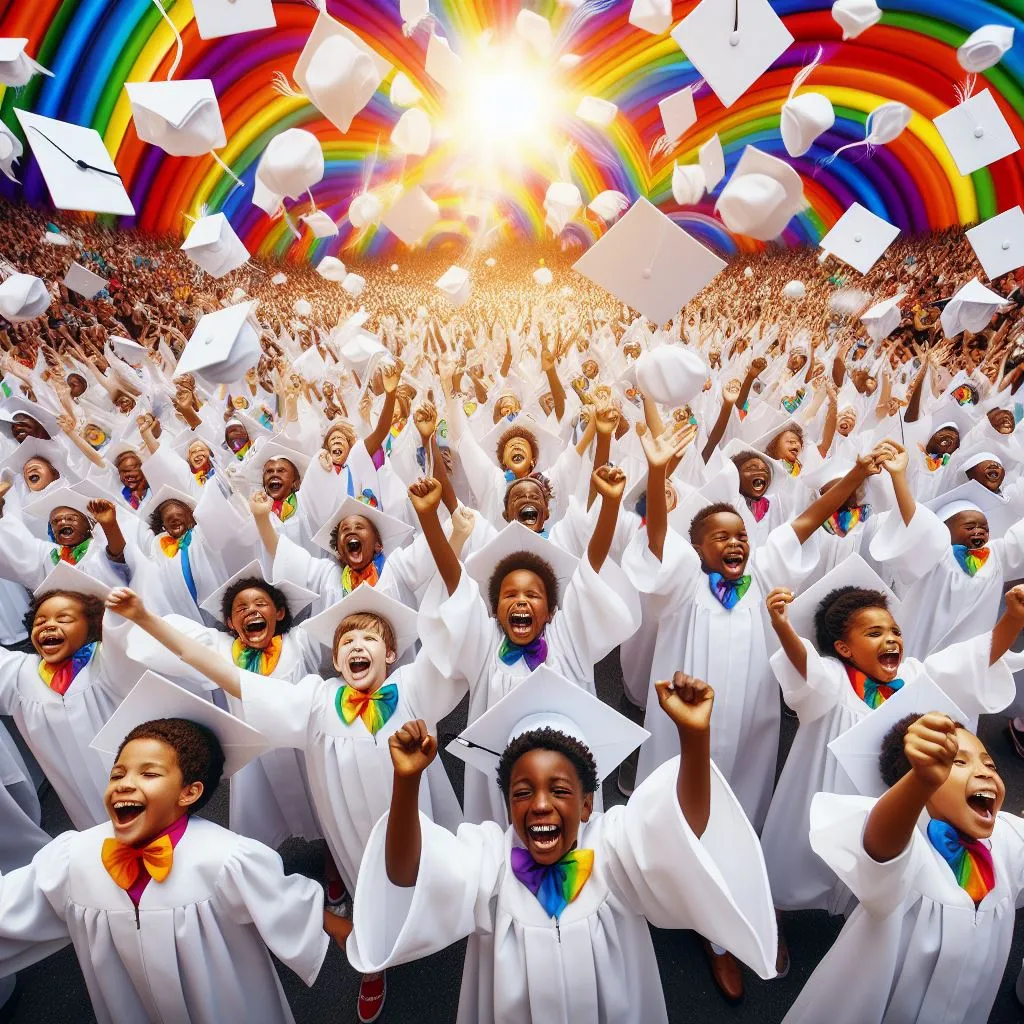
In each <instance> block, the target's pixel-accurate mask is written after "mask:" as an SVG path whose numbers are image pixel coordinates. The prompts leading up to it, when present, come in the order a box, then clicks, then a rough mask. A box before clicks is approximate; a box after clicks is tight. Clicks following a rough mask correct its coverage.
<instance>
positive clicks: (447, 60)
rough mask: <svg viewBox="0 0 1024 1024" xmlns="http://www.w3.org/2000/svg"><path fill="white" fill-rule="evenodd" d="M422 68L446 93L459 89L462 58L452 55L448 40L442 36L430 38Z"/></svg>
mask: <svg viewBox="0 0 1024 1024" xmlns="http://www.w3.org/2000/svg"><path fill="white" fill-rule="evenodd" d="M423 67H424V70H425V71H426V73H427V74H428V75H430V77H431V78H432V79H433V80H434V81H435V82H437V84H438V85H439V86H441V88H442V89H444V90H445V91H446V92H454V91H456V90H457V89H458V88H459V85H460V84H461V79H462V58H461V57H459V56H458V55H457V54H455V53H452V48H451V47H450V46H449V45H448V40H447V39H445V38H443V37H442V36H438V35H433V34H432V35H431V36H430V42H429V43H427V57H426V61H425V63H424V66H423Z"/></svg>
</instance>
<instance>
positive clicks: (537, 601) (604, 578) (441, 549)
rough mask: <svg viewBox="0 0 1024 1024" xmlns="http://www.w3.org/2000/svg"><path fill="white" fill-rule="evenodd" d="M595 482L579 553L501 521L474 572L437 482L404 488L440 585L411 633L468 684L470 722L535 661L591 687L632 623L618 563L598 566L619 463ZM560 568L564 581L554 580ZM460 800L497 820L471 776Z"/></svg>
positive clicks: (620, 482)
mask: <svg viewBox="0 0 1024 1024" xmlns="http://www.w3.org/2000/svg"><path fill="white" fill-rule="evenodd" d="M594 480H595V486H596V487H597V488H598V490H599V491H600V492H601V495H602V505H601V513H600V515H599V517H598V520H597V525H596V526H595V528H594V534H593V536H592V538H591V541H590V547H589V550H588V555H587V557H586V558H583V559H580V560H579V561H578V562H577V560H576V559H574V558H572V557H571V556H569V555H567V554H566V553H565V552H563V551H561V550H560V549H559V548H557V547H555V545H553V544H552V543H551V542H550V541H545V540H543V539H541V538H539V537H537V535H536V534H534V533H532V532H530V531H528V530H525V529H523V527H521V526H520V525H519V524H517V523H510V524H509V525H508V526H507V527H506V528H505V530H503V531H502V533H500V534H498V536H497V537H496V538H495V539H494V541H492V542H491V543H490V544H488V545H487V546H486V547H484V548H482V549H481V550H480V551H478V552H477V553H476V554H475V555H474V556H473V558H472V559H470V563H469V564H470V566H476V565H483V566H484V570H483V571H484V572H486V577H485V578H483V579H482V580H481V579H475V578H474V576H473V575H471V574H470V573H469V572H467V571H466V570H464V569H463V567H462V564H461V563H460V562H459V559H458V557H457V555H456V553H455V552H454V551H453V550H452V546H451V544H450V543H449V541H448V540H447V538H446V537H445V535H444V533H443V531H442V529H441V524H440V521H439V520H438V517H437V508H438V506H439V504H440V502H441V485H440V483H438V481H437V480H434V479H433V478H424V479H422V480H418V481H416V482H415V483H414V484H413V485H412V486H411V487H410V488H409V496H410V498H411V499H412V503H413V507H414V508H415V510H416V515H417V516H418V517H419V520H420V524H421V526H422V528H423V533H424V535H425V536H426V540H427V544H428V545H429V546H430V551H431V554H432V555H433V557H434V561H435V563H436V564H437V569H438V572H439V573H440V576H441V579H442V581H443V584H444V587H445V589H446V591H447V594H446V595H444V596H443V597H441V599H438V597H437V595H435V598H434V600H429V599H428V600H424V602H423V604H422V606H421V609H420V622H419V631H420V639H421V640H422V642H423V650H424V651H425V653H426V654H427V656H428V657H429V658H430V659H431V661H432V662H433V663H434V664H435V665H436V666H437V668H438V669H439V670H440V672H441V673H442V674H443V675H444V676H446V677H451V678H453V679H458V680H460V681H461V682H462V683H463V684H464V685H466V686H468V689H469V721H470V722H473V721H475V720H476V719H477V718H479V717H480V715H482V714H483V713H484V712H485V711H486V710H487V709H488V708H489V707H491V705H493V704H494V703H496V702H497V701H498V700H499V699H500V698H501V697H503V696H504V695H505V694H506V693H508V692H509V690H511V689H512V688H513V687H515V686H517V685H519V683H521V682H522V681H523V680H524V679H525V678H526V677H527V676H528V675H529V674H530V673H531V672H532V671H533V670H534V669H535V668H536V667H537V666H538V665H540V664H546V665H547V666H548V667H550V668H553V669H555V670H556V671H559V672H561V673H562V674H564V675H565V676H566V677H567V678H569V679H571V680H573V681H574V682H576V683H578V684H579V685H580V686H583V687H585V688H586V689H587V690H589V691H590V692H591V693H593V692H594V665H595V664H596V663H597V662H598V661H600V660H601V659H602V658H603V657H605V655H606V654H608V653H609V652H610V651H612V650H614V648H615V647H616V646H617V645H618V644H619V643H621V642H622V641H623V640H625V639H626V638H627V637H628V636H630V635H631V634H632V633H633V631H634V630H635V629H636V628H637V626H638V625H639V621H640V608H639V602H638V601H637V597H636V593H635V592H634V591H633V589H632V588H631V587H630V585H629V583H628V581H626V579H625V578H624V577H623V576H622V572H621V570H620V569H619V568H618V566H616V565H615V564H614V563H612V562H608V563H607V565H606V559H607V556H608V550H609V548H610V546H611V542H612V537H613V535H614V532H615V521H616V518H617V516H618V510H619V503H620V502H621V500H622V492H623V490H624V488H625V484H626V478H625V475H624V474H623V472H622V470H620V469H614V468H612V467H610V466H604V467H602V469H600V470H598V471H596V472H595V474H594ZM498 552H500V553H501V554H498ZM495 558H496V560H495ZM553 563H555V564H558V565H560V566H564V567H565V569H564V570H563V573H557V574H556V571H555V569H554V568H552V564H553ZM602 567H605V571H604V572H602ZM563 574H564V577H565V581H566V583H565V585H563V586H560V585H559V575H563ZM483 586H486V587H487V596H486V598H485V597H484V594H483V593H482V592H481V591H482V588H483ZM463 803H464V806H465V809H466V818H467V820H468V821H474V822H481V821H488V820H491V821H498V822H501V823H504V820H505V808H504V806H503V804H502V802H501V800H500V799H499V797H498V794H496V793H495V792H494V790H493V787H489V786H487V785H486V780H484V779H482V778H480V777H478V776H476V775H470V776H469V777H467V779H466V789H465V797H464V801H463Z"/></svg>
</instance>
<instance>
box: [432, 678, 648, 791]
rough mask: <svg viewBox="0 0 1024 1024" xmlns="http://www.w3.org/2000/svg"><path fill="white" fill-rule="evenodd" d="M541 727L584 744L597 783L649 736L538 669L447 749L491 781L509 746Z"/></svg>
mask: <svg viewBox="0 0 1024 1024" xmlns="http://www.w3.org/2000/svg"><path fill="white" fill-rule="evenodd" d="M544 728H549V729H554V730H555V731H557V732H560V733H562V734H563V735H565V736H568V737H570V738H572V739H576V740H579V741H580V742H581V743H583V744H584V745H585V746H586V747H587V749H588V750H589V751H590V752H591V754H593V755H594V761H595V762H596V764H597V777H598V781H599V782H600V781H601V780H603V779H604V778H605V777H606V776H608V775H610V774H611V773H612V772H613V771H614V770H615V769H616V768H617V767H618V766H619V764H620V763H621V762H622V761H624V760H625V759H626V758H627V757H629V755H630V754H631V753H632V752H633V751H634V750H636V748H637V747H639V746H640V744H641V743H643V742H644V740H646V739H647V737H648V736H649V735H650V733H649V732H648V731H647V730H646V729H644V728H643V727H641V726H639V725H637V724H636V723H635V722H631V721H630V720H629V719H628V718H626V717H625V716H624V715H620V714H619V712H618V711H616V710H615V709H614V708H612V707H610V706H609V705H608V704H605V703H604V701H602V700H598V698H597V697H594V696H593V695H592V694H590V693H588V692H587V691H586V690H584V689H583V687H582V686H577V685H576V684H575V683H571V682H569V680H568V679H566V678H565V677H564V676H561V675H559V673H557V672H555V671H554V670H552V669H550V668H548V667H547V666H546V665H541V666H540V668H538V669H537V670H536V671H534V672H532V673H531V674H530V675H529V676H527V678H526V679H524V680H523V681H522V682H521V683H519V684H518V685H517V686H516V687H515V689H513V690H512V691H510V692H509V693H507V694H506V695H505V696H504V697H502V698H501V700H499V701H498V702H497V704H494V705H493V706H492V707H490V708H488V709H487V710H486V711H485V712H484V713H483V714H482V715H481V716H480V717H479V718H478V719H476V721H474V722H471V723H470V724H469V725H468V726H466V728H465V729H463V730H462V732H461V733H459V735H458V736H457V737H456V738H455V739H454V740H452V742H451V743H449V744H448V747H447V750H448V753H449V754H453V755H454V756H455V757H458V758H461V759H462V760H463V761H465V762H466V763H467V764H470V765H472V766H473V767H474V768H476V769H478V770H479V771H481V772H483V773H484V774H485V775H487V776H489V777H491V778H494V777H495V774H496V772H497V768H498V760H499V758H500V757H501V755H502V754H503V753H504V752H505V748H506V747H507V746H508V745H509V743H510V742H511V741H512V740H513V739H515V738H516V737H517V736H521V735H522V734H523V733H524V732H530V731H532V730H534V729H544Z"/></svg>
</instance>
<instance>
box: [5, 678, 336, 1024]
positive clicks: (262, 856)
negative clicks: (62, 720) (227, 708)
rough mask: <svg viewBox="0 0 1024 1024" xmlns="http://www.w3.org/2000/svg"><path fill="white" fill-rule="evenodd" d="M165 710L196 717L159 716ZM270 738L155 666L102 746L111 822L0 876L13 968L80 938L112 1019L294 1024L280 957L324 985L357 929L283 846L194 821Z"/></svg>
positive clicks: (100, 1014)
mask: <svg viewBox="0 0 1024 1024" xmlns="http://www.w3.org/2000/svg"><path fill="white" fill-rule="evenodd" d="M154 704H156V705H157V706H159V707H162V708H165V709H166V708H169V707H175V708H177V709H180V711H181V713H182V714H183V715H184V716H187V717H170V718H161V719H157V720H152V721H146V720H145V718H146V715H147V712H149V709H150V708H151V707H152V706H153V705H154ZM140 723H141V724H140ZM115 733H116V736H117V737H120V738H115ZM260 741H261V737H260V736H259V734H258V733H256V732H255V731H254V730H252V729H249V728H248V727H247V726H245V725H244V724H243V723H241V722H239V721H237V720H236V719H233V718H232V717H231V716H229V715H227V714H226V713H224V712H223V711H220V710H219V709H217V708H215V707H213V705H211V704H209V703H208V702H206V701H203V700H202V699H201V698H196V697H193V696H192V695H191V694H188V693H186V692H185V691H183V690H181V689H180V688H179V687H176V686H174V685H173V684H171V683H168V682H167V681H166V680H163V679H160V677H158V676H155V675H153V674H152V673H147V675H146V677H145V679H144V681H143V682H142V683H140V685H139V686H138V687H137V688H136V689H135V690H134V691H133V693H132V694H131V696H130V697H129V699H128V700H127V701H126V702H125V704H123V705H122V707H121V713H120V714H118V715H116V716H115V717H114V719H112V720H111V722H110V723H109V724H108V726H107V727H106V728H105V729H104V730H103V731H102V732H101V733H100V735H98V736H97V737H96V744H97V746H98V747H99V748H100V749H102V750H104V751H108V752H109V754H110V755H114V756H113V758H112V759H113V762H114V763H113V768H112V769H111V770H110V778H109V782H108V783H107V785H106V791H105V793H104V797H103V802H104V807H105V818H106V820H105V821H104V823H103V824H101V825H96V826H95V827H93V828H90V829H88V830H86V831H83V832H65V833H64V834H63V835H61V836H59V837H58V838H57V839H55V840H53V842H51V843H49V844H48V845H47V846H46V847H45V848H44V849H42V850H41V851H40V852H39V853H38V854H36V856H35V857H34V858H33V860H32V863H31V864H30V865H28V866H27V867H24V868H20V869H19V870H17V871H13V872H11V873H10V874H7V875H4V876H3V878H0V973H6V972H7V971H9V970H13V969H17V968H18V967H21V966H25V965H28V964H31V963H34V962H35V961H37V960H40V959H42V958H43V957H45V956H47V955H48V954H49V953H51V952H54V951H56V950H58V949H60V948H61V947H62V946H65V945H67V943H68V942H69V941H70V942H71V943H72V944H73V945H74V947H75V952H76V954H77V956H78V960H79V963H80V965H81V967H82V973H83V974H84V975H85V983H86V987H87V988H88V990H89V996H90V998H91V1000H92V1005H93V1012H94V1013H95V1014H96V1017H97V1019H98V1020H99V1021H100V1022H101V1024H114V1022H117V1024H149V1022H151V1021H157V1020H159V1021H164V1022H165V1024H223V1022H224V1021H242V1020H251V1021H261V1022H267V1024H278V1022H281V1024H284V1022H290V1021H292V1019H293V1018H292V1015H291V1011H290V1010H289V1008H288V1003H287V1001H286V999H285V996H284V991H283V990H282V988H281V983H280V981H279V979H278V977H277V971H276V970H275V968H274V962H273V960H272V959H271V956H270V953H271V952H273V953H274V955H275V956H276V957H277V958H278V959H279V960H281V961H282V963H284V964H285V965H286V966H288V967H290V968H291V969H292V970H293V971H295V972H296V973H297V974H298V975H299V977H301V978H302V980H303V981H304V982H305V983H306V984H307V985H312V983H313V982H314V980H315V979H316V976H317V974H318V973H319V971H320V966H321V964H322V963H323V959H324V956H325V955H326V953H327V947H328V934H327V933H326V930H327V929H329V930H330V933H331V934H332V935H334V936H336V937H337V938H338V939H339V940H340V939H342V938H343V937H344V936H345V935H346V934H347V932H348V927H347V923H346V922H344V921H342V920H340V919H339V918H335V917H334V916H333V915H330V914H324V912H323V901H322V895H321V892H320V888H319V886H317V885H316V884H315V883H314V882H311V881H310V880H309V879H307V878H304V877H303V876H302V875H286V874H285V873H284V870H283V867H282V864H281V858H280V857H278V855H277V854H276V853H275V852H274V851H273V850H270V849H268V848H267V847H265V846H263V845H261V844H260V843H257V842H254V841H253V840H251V839H245V838H243V837H242V836H237V835H235V834H234V833H232V832H229V831H228V830H227V829H224V828H221V827H220V826H219V825H215V824H213V822H210V821H205V820H203V819H202V818H199V817H194V815H195V814H196V812H197V811H199V810H201V809H202V807H203V806H204V805H205V804H206V803H207V802H208V801H209V800H210V798H211V797H212V796H213V794H214V792H215V790H216V788H217V784H218V781H219V780H220V777H221V775H222V773H224V774H230V773H231V772H232V771H234V770H236V769H237V768H238V767H239V766H240V765H241V764H242V763H244V761H245V759H246V757H247V756H248V752H251V751H253V750H258V749H259V745H260ZM107 761H108V764H109V761H110V758H109V757H108V758H107ZM213 972H215V973H213Z"/></svg>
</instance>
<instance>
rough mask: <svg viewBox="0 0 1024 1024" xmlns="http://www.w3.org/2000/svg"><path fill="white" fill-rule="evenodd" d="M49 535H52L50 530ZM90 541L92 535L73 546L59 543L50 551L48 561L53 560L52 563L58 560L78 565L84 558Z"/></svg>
mask: <svg viewBox="0 0 1024 1024" xmlns="http://www.w3.org/2000/svg"><path fill="white" fill-rule="evenodd" d="M50 537H51V538H52V537H53V532H52V531H51V532H50ZM91 541H92V537H86V538H85V540H83V541H82V543H81V544H76V545H75V546H74V547H73V548H71V547H68V546H67V545H66V544H61V545H60V546H59V547H55V548H54V549H53V550H52V551H51V552H50V561H51V562H53V564H54V565H56V564H57V563H58V562H67V563H68V564H69V565H78V563H79V562H80V561H81V560H82V559H83V558H85V555H86V552H87V551H88V550H89V544H90V543H91Z"/></svg>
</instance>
